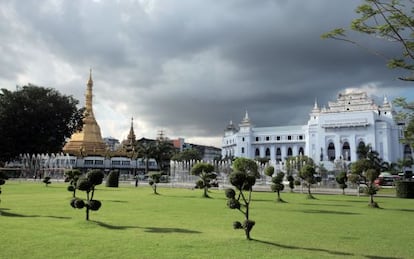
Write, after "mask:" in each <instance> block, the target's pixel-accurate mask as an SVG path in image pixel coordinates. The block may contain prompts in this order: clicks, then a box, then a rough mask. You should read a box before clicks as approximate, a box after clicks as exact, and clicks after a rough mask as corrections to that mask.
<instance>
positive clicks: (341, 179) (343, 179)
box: [335, 172, 348, 194]
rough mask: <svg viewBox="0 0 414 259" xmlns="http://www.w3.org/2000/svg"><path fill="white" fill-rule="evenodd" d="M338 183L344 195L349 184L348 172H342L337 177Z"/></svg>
mask: <svg viewBox="0 0 414 259" xmlns="http://www.w3.org/2000/svg"><path fill="white" fill-rule="evenodd" d="M335 180H336V182H337V183H338V185H339V188H341V189H342V194H345V189H346V188H348V185H347V184H346V182H348V176H347V174H346V172H340V173H339V175H337V176H336V177H335Z"/></svg>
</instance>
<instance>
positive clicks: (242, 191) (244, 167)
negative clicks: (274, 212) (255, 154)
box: [225, 157, 260, 240]
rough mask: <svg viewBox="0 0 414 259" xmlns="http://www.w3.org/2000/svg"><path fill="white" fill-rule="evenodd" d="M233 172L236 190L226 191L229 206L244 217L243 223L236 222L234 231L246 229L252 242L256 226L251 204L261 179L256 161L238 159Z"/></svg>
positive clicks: (231, 177) (231, 175)
mask: <svg viewBox="0 0 414 259" xmlns="http://www.w3.org/2000/svg"><path fill="white" fill-rule="evenodd" d="M233 170H234V171H233V172H232V173H231V174H230V177H229V178H230V183H231V184H232V185H233V186H234V187H235V188H236V190H234V189H232V188H228V189H226V191H225V194H226V197H227V206H228V207H229V208H230V209H237V210H239V211H240V212H241V213H242V214H243V215H244V218H245V220H244V221H243V223H241V222H239V221H235V222H234V223H233V227H234V229H244V232H245V234H246V238H247V240H251V237H250V231H251V230H252V228H253V226H254V225H255V224H256V222H255V221H253V220H251V219H250V202H251V200H252V191H253V185H254V184H255V183H256V178H257V177H259V176H260V175H259V171H258V168H257V164H256V162H255V161H254V160H251V159H247V158H241V157H239V158H236V159H235V160H234V162H233Z"/></svg>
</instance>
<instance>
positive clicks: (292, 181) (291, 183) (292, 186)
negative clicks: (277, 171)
mask: <svg viewBox="0 0 414 259" xmlns="http://www.w3.org/2000/svg"><path fill="white" fill-rule="evenodd" d="M287 180H288V182H289V188H290V192H293V189H295V178H294V177H293V176H292V175H288V176H287Z"/></svg>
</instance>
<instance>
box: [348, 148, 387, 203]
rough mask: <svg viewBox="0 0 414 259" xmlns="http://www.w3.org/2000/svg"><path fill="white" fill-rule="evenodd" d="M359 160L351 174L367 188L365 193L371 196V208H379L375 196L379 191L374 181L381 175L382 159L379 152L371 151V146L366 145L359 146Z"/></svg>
mask: <svg viewBox="0 0 414 259" xmlns="http://www.w3.org/2000/svg"><path fill="white" fill-rule="evenodd" d="M357 153H358V157H359V160H357V161H356V162H354V163H352V164H351V173H352V174H354V175H356V177H355V178H357V179H358V180H359V182H361V183H362V184H364V185H365V186H366V187H365V188H364V192H365V193H366V194H368V195H369V196H370V203H369V206H370V207H372V208H378V207H379V206H378V203H377V202H375V201H374V195H375V194H376V193H377V191H378V187H377V186H376V185H375V183H374V181H375V180H376V179H377V178H378V176H379V175H380V173H381V163H382V159H381V158H380V157H379V154H378V152H376V151H374V150H372V149H371V146H370V145H365V144H364V143H362V144H360V145H359V146H358V150H357Z"/></svg>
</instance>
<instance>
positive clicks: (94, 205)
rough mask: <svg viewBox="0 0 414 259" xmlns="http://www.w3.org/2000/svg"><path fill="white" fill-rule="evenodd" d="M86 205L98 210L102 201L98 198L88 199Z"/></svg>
mask: <svg viewBox="0 0 414 259" xmlns="http://www.w3.org/2000/svg"><path fill="white" fill-rule="evenodd" d="M88 206H89V209H91V210H99V208H100V207H101V206H102V203H101V202H100V201H98V200H90V201H89V202H88Z"/></svg>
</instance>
